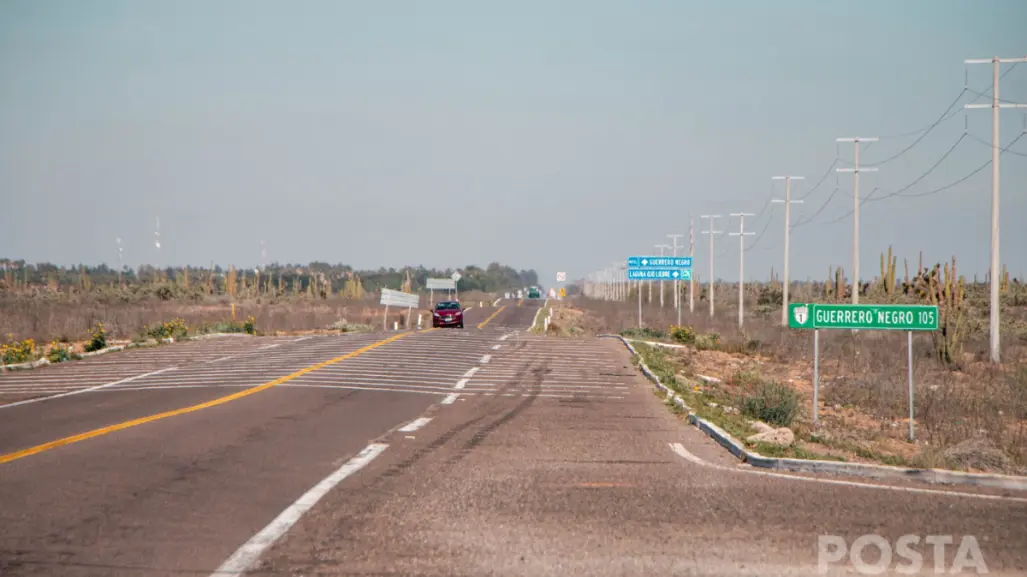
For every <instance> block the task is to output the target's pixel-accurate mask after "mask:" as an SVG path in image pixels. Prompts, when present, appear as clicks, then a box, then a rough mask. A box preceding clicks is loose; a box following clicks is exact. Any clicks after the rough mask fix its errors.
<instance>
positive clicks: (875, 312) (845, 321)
mask: <svg viewBox="0 0 1027 577" xmlns="http://www.w3.org/2000/svg"><path fill="white" fill-rule="evenodd" d="M788 326H789V328H793V329H863V330H868V331H887V330H891V331H936V330H938V307H936V306H933V305H870V304H867V305H853V304H848V305H840V304H839V305H834V304H817V303H791V304H789V305H788Z"/></svg>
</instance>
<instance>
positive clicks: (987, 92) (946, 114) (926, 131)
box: [841, 62, 1020, 166]
mask: <svg viewBox="0 0 1027 577" xmlns="http://www.w3.org/2000/svg"><path fill="white" fill-rule="evenodd" d="M1018 64H1020V63H1018V62H1017V63H1014V64H1013V66H1011V67H1009V68H1008V69H1007V70H1006V71H1005V72H1004V73H1002V76H1000V77H999V78H1000V79H1001V78H1003V77H1005V75H1006V74H1009V73H1010V72H1012V70H1013V69H1014V68H1016V66H1017V65H1018ZM967 74H968V73H964V83H963V89H962V90H961V91H960V92H959V94H957V95H956V97H955V98H954V99H953V100H952V102H951V103H950V104H949V105H948V108H946V109H945V112H943V113H941V115H940V116H939V117H938V119H937V120H935V121H934V122H932V123H931V124H929V125H927V126H926V127H924V128H921V129H919V130H915V131H912V132H908V133H905V134H900V135H894V136H886V137H883V138H901V137H904V136H914V135H917V134H919V135H920V136H919V138H917V139H916V140H914V141H913V142H912V143H910V144H909V146H907V147H905V148H903V149H902V150H900V151H898V152H896V153H895V154H893V155H891V156H889V157H888V158H885V159H884V160H880V161H878V162H867V163H864V166H882V165H884V164H887V163H889V162H891V161H893V160H895V159H896V158H898V157H900V156H902V155H903V154H906V153H907V152H909V151H910V150H912V149H913V148H914V147H915V146H916V145H917V144H920V142H921V141H923V139H924V138H926V137H927V135H928V134H930V133H931V132H932V131H933V130H934V129H935V128H937V127H938V126H940V125H941V124H942V123H944V122H945V121H947V120H949V119H951V118H953V117H954V116H956V115H957V114H959V109H956V110H953V108H954V107H955V106H956V105H957V104H959V101H960V99H962V98H963V95H964V94H966V93H968V92H969V93H973V94H975V95H977V96H976V97H975V98H974V100H977V98H980V97H988V96H990V92H991V90H992V89H991V87H989V88H986V89H985V90H984V91H980V90H974V89H972V88H970V87H969V85H968V82H967V80H965V78H966V77H967ZM1000 102H1007V101H1004V100H1001V99H1000ZM1010 102H1011V101H1010ZM878 138H882V137H878ZM867 148H869V147H867ZM841 161H842V162H844V163H846V164H850V165H851V164H852V163H851V162H849V161H847V160H841Z"/></svg>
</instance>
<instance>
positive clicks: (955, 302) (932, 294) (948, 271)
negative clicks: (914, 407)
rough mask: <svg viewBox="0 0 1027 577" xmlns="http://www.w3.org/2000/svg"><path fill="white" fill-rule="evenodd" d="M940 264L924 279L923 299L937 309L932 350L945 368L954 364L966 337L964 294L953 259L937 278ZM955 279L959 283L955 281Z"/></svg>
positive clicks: (962, 282) (964, 282) (954, 259)
mask: <svg viewBox="0 0 1027 577" xmlns="http://www.w3.org/2000/svg"><path fill="white" fill-rule="evenodd" d="M940 266H941V265H940V264H936V265H935V266H934V269H933V270H932V271H931V273H930V274H929V275H928V276H927V287H926V291H925V292H926V296H927V300H928V302H930V303H931V304H933V305H935V306H937V307H938V315H939V317H938V328H939V331H938V332H936V333H934V334H933V336H934V347H935V351H936V353H937V355H938V360H940V361H941V362H943V363H945V364H952V363H955V362H956V361H957V360H958V358H959V356H960V353H961V352H962V340H963V337H965V336H966V330H967V324H966V318H965V314H964V313H965V307H964V294H965V291H964V289H965V285H966V281H965V279H964V278H963V277H957V272H956V257H952V266H951V267H950V266H949V263H945V268H944V269H942V272H943V273H944V274H943V276H939V274H938V271H939V268H940ZM957 278H958V280H957Z"/></svg>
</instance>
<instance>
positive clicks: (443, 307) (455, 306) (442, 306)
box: [435, 303, 460, 311]
mask: <svg viewBox="0 0 1027 577" xmlns="http://www.w3.org/2000/svg"><path fill="white" fill-rule="evenodd" d="M435 310H437V311H458V310H460V303H439V304H437V305H435Z"/></svg>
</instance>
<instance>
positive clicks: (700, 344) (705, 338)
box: [695, 333, 720, 351]
mask: <svg viewBox="0 0 1027 577" xmlns="http://www.w3.org/2000/svg"><path fill="white" fill-rule="evenodd" d="M719 344H720V335H719V334H717V333H706V334H704V335H699V336H697V337H695V348H696V349H698V350H700V351H709V350H713V349H716V348H717V346H718V345H719Z"/></svg>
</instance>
